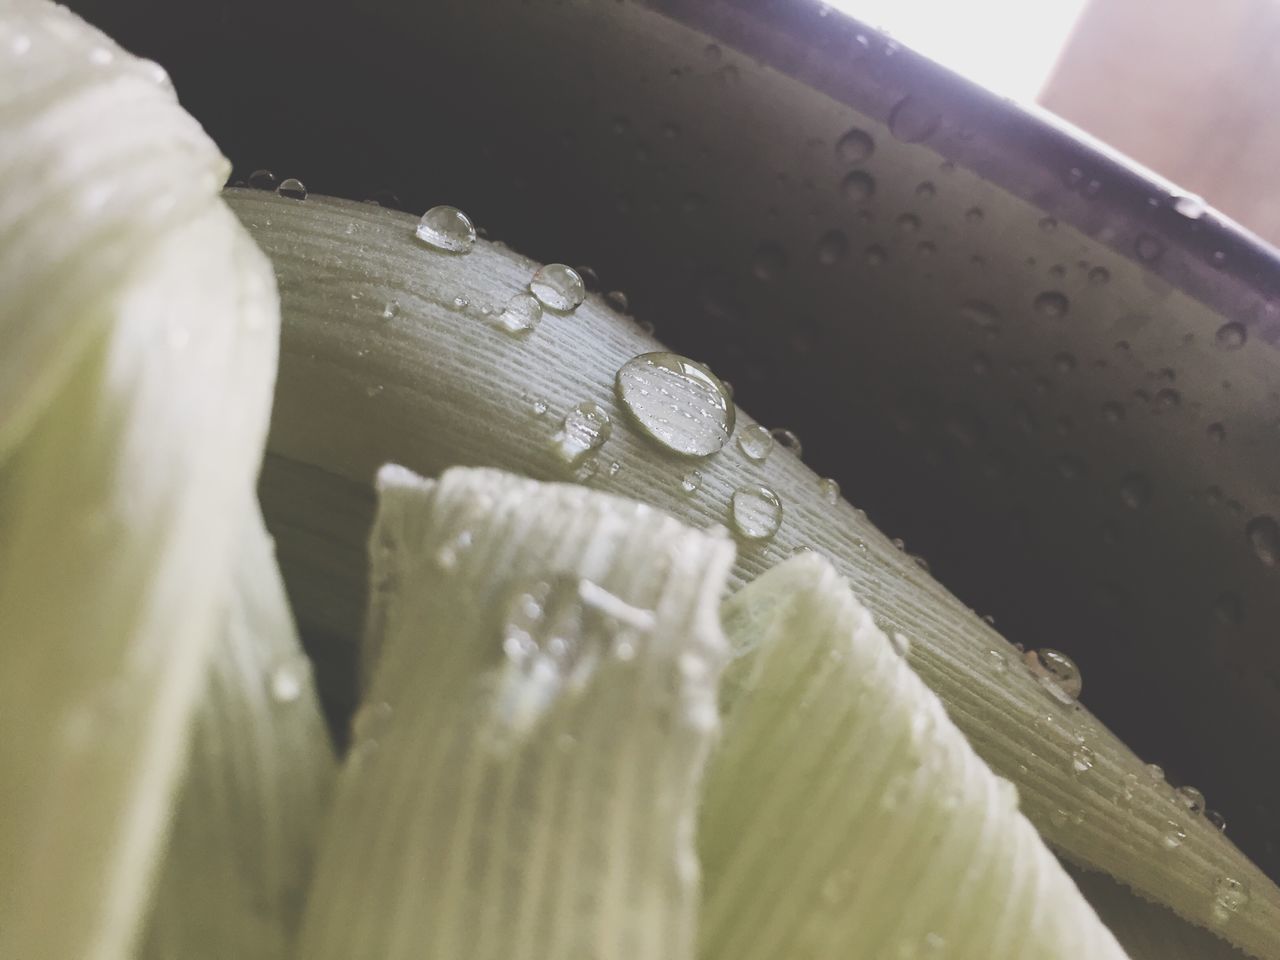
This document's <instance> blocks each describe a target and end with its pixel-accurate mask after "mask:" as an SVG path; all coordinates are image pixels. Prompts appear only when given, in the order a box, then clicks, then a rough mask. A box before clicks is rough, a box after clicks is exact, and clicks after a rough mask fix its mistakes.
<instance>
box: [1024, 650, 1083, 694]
mask: <svg viewBox="0 0 1280 960" xmlns="http://www.w3.org/2000/svg"><path fill="white" fill-rule="evenodd" d="M1023 659H1024V660H1025V661H1026V664H1027V666H1028V667H1029V668H1030V669H1031V672H1032V674H1034V675H1035V677H1036V679H1037V680H1039V681H1040V685H1041V686H1042V687H1044V688H1045V690H1047V691H1048V692H1049V694H1050V695H1051V696H1052V697H1053V698H1054V699H1055V700H1057V701H1058V702H1059V703H1066V704H1071V703H1075V701H1076V700H1077V698H1079V696H1080V691H1081V689H1082V688H1083V686H1084V681H1083V679H1082V678H1081V676H1080V668H1079V667H1077V666H1076V664H1075V661H1074V660H1072V659H1071V658H1070V657H1068V656H1067V655H1066V654H1065V653H1062V652H1061V651H1059V650H1054V649H1052V648H1050V647H1044V648H1043V649H1040V650H1028V651H1027V652H1026V653H1025V654H1024V655H1023Z"/></svg>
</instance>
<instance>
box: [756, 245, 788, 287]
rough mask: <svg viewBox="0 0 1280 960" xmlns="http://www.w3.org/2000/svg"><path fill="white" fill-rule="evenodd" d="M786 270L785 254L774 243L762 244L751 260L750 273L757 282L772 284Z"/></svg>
mask: <svg viewBox="0 0 1280 960" xmlns="http://www.w3.org/2000/svg"><path fill="white" fill-rule="evenodd" d="M786 269H787V254H786V252H785V251H784V250H783V249H782V248H781V247H780V246H778V245H777V244H776V243H762V244H761V245H760V246H759V247H758V248H756V252H755V255H754V256H753V257H752V258H751V272H752V273H753V274H754V275H755V277H756V279H757V280H763V281H765V282H766V283H772V282H773V281H774V280H777V279H778V278H779V277H780V276H782V274H783V272H784V271H785V270H786Z"/></svg>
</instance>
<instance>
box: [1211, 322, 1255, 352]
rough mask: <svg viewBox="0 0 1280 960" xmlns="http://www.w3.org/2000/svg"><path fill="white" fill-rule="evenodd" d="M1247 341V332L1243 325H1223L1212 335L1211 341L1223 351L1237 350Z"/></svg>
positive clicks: (1232, 323)
mask: <svg viewBox="0 0 1280 960" xmlns="http://www.w3.org/2000/svg"><path fill="white" fill-rule="evenodd" d="M1248 339H1249V332H1248V330H1246V329H1245V326H1244V324H1243V323H1235V322H1234V321H1233V322H1231V323H1224V324H1223V325H1222V326H1220V327H1219V328H1218V332H1217V333H1216V334H1214V337H1213V340H1214V343H1216V344H1217V345H1218V346H1219V347H1221V348H1222V349H1223V350H1239V349H1240V348H1241V347H1243V346H1244V344H1245V341H1246V340H1248Z"/></svg>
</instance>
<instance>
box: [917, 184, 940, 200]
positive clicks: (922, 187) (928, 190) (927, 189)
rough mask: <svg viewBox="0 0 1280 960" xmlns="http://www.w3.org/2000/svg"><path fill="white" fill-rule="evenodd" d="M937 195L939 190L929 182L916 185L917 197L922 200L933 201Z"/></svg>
mask: <svg viewBox="0 0 1280 960" xmlns="http://www.w3.org/2000/svg"><path fill="white" fill-rule="evenodd" d="M937 193H938V188H937V187H935V186H934V185H933V184H932V183H931V182H930V181H928V180H925V181H923V182H921V183H919V184H917V185H916V196H917V197H920V198H921V199H922V200H932V199H933V198H934V197H935V196H937Z"/></svg>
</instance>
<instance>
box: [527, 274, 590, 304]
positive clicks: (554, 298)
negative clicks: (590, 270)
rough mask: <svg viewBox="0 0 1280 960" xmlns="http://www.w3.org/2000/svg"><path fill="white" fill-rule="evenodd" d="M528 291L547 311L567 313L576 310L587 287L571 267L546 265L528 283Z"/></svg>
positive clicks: (584, 296) (585, 293) (584, 295)
mask: <svg viewBox="0 0 1280 960" xmlns="http://www.w3.org/2000/svg"><path fill="white" fill-rule="evenodd" d="M529 291H530V292H531V293H532V294H533V295H534V296H535V297H537V298H538V302H539V303H541V304H542V305H543V306H544V307H546V308H547V309H548V310H557V311H559V312H560V313H568V312H569V311H570V310H576V309H577V308H578V306H579V305H581V303H582V301H583V300H584V299H585V298H586V295H587V285H586V284H585V283H583V280H582V277H581V276H580V275H579V274H578V271H577V270H575V269H573V267H566V266H565V265H564V264H563V263H548V264H547V265H546V266H544V267H540V268H539V269H538V271H537V273H535V274H534V275H533V278H532V279H531V280H530V281H529Z"/></svg>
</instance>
